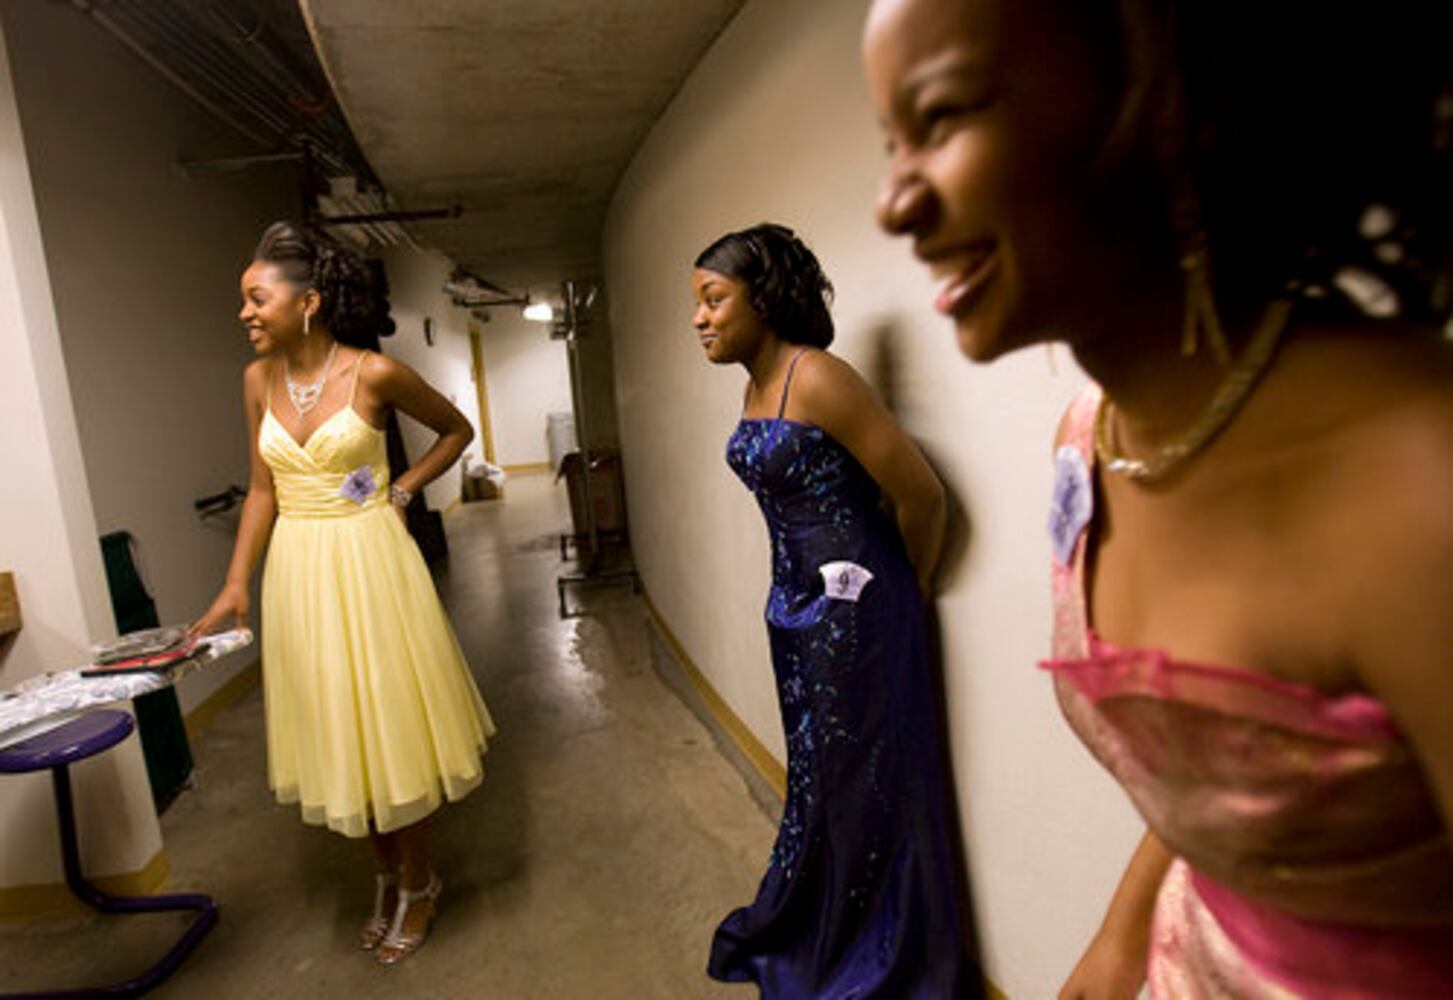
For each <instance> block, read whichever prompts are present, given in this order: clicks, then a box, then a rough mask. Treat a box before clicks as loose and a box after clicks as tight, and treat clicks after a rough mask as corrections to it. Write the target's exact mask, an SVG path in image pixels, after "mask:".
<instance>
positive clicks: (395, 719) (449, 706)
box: [262, 504, 494, 837]
mask: <svg viewBox="0 0 1453 1000" xmlns="http://www.w3.org/2000/svg"><path fill="white" fill-rule="evenodd" d="M262 667H263V684H264V696H265V702H266V710H267V748H268V778H269V783H270V784H271V786H272V789H273V791H274V792H275V794H276V795H277V797H278V800H279V801H280V802H283V803H288V804H290V803H294V802H296V803H298V804H299V806H300V807H301V809H302V815H303V820H304V821H305V822H307V823H313V824H317V825H326V826H327V827H328V828H329V829H332V830H336V831H338V832H339V833H342V834H344V835H345V836H349V837H362V836H365V835H367V834H368V833H369V832H370V831H377V832H379V833H387V832H389V831H392V830H397V829H400V828H401V827H405V826H408V825H410V824H412V823H415V822H418V821H419V820H421V819H423V818H424V817H425V816H428V815H429V814H430V813H432V812H433V811H434V810H435V809H437V808H438V807H439V805H440V804H441V803H442V802H443V801H444V800H446V799H447V800H449V801H454V800H457V799H460V798H462V797H463V796H465V795H466V794H468V793H469V792H470V791H471V790H472V789H473V788H474V787H475V786H476V785H478V784H479V782H480V780H481V778H482V777H483V768H482V766H481V754H482V753H483V752H484V749H485V745H486V741H487V739H488V738H489V737H490V736H492V735H493V734H494V723H493V722H492V721H491V719H490V717H489V711H488V709H487V708H486V707H485V704H484V699H483V698H481V697H480V694H479V689H478V688H477V687H476V686H475V684H474V681H473V679H472V678H471V676H470V674H469V668H468V666H467V664H466V663H465V660H464V656H463V653H462V652H461V651H460V648H459V643H458V641H457V640H456V639H455V637H454V630H453V629H452V628H451V627H450V625H449V620H448V618H447V617H446V616H445V614H444V608H443V606H442V605H441V604H440V603H439V597H438V595H437V593H436V592H435V590H434V582H433V580H432V579H431V578H430V576H429V571H428V568H427V567H426V566H425V564H424V560H423V558H422V557H421V556H420V554H419V550H418V547H417V546H416V545H415V544H414V541H413V539H412V538H411V537H410V536H409V534H408V532H407V531H406V530H405V528H404V526H403V524H402V523H401V522H400V521H399V518H398V515H396V514H395V513H394V512H393V511H392V510H391V509H390V508H389V507H388V506H387V505H386V504H380V505H377V506H373V507H371V508H369V509H366V510H360V511H358V512H357V513H355V514H352V515H350V516H347V517H287V516H282V517H279V518H278V519H277V522H276V525H275V527H274V529H273V536H272V542H271V545H270V547H269V550H268V558H267V568H266V569H265V571H264V573H263V582H262Z"/></svg>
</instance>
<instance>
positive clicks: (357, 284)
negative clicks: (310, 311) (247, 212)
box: [252, 222, 394, 347]
mask: <svg viewBox="0 0 1453 1000" xmlns="http://www.w3.org/2000/svg"><path fill="white" fill-rule="evenodd" d="M252 259H253V260H255V261H262V262H263V263H267V264H274V265H276V266H277V267H278V269H279V270H280V271H281V272H282V274H283V277H284V278H285V279H287V280H288V281H289V282H291V283H292V284H294V285H296V286H297V287H298V288H301V289H313V290H314V291H316V292H317V293H318V297H319V299H320V300H321V301H320V304H319V306H318V319H319V320H320V321H321V322H322V323H323V325H324V326H326V327H327V328H328V332H329V333H331V334H332V335H333V337H334V339H335V340H337V341H338V342H339V343H341V344H345V345H348V346H350V347H372V346H376V344H377V338H379V337H387V336H388V335H390V334H391V333H393V332H394V322H393V320H392V319H390V318H389V303H388V279H387V277H386V276H385V274H384V272H383V268H382V267H381V266H379V262H378V261H371V260H366V259H364V258H363V257H362V256H360V255H359V254H358V253H356V252H354V251H353V250H350V249H348V248H347V247H345V246H343V245H341V244H339V243H338V242H337V241H336V240H334V239H333V238H332V237H330V236H327V235H326V234H324V233H321V232H318V231H316V230H311V229H306V228H304V227H302V226H299V225H297V224H295V223H292V222H274V223H273V224H272V225H270V226H268V227H267V229H266V230H264V231H263V234H262V239H260V240H259V241H258V243H257V249H256V250H254V251H253V252H252Z"/></svg>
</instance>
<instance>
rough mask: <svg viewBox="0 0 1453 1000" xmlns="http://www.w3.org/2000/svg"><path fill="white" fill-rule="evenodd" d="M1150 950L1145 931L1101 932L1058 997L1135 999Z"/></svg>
mask: <svg viewBox="0 0 1453 1000" xmlns="http://www.w3.org/2000/svg"><path fill="white" fill-rule="evenodd" d="M1146 930H1147V931H1148V930H1149V928H1146ZM1149 951H1150V935H1149V934H1148V933H1143V934H1136V935H1125V934H1121V935H1113V934H1110V933H1107V932H1106V931H1104V930H1102V931H1100V933H1098V934H1096V935H1095V939H1094V940H1093V941H1091V942H1090V947H1089V948H1087V949H1085V953H1084V954H1083V955H1082V956H1080V961H1079V963H1078V964H1076V965H1075V969H1074V971H1073V972H1071V973H1070V977H1069V978H1068V979H1066V980H1065V984H1064V986H1063V987H1061V988H1060V991H1059V1000H1135V998H1136V997H1137V996H1139V995H1140V987H1141V986H1142V985H1144V984H1145V970H1146V962H1147V960H1148V955H1149Z"/></svg>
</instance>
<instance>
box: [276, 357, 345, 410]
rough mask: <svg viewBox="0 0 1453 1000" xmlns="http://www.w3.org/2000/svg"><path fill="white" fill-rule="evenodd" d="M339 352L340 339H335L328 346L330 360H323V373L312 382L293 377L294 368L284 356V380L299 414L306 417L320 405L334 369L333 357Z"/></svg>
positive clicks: (289, 397)
mask: <svg viewBox="0 0 1453 1000" xmlns="http://www.w3.org/2000/svg"><path fill="white" fill-rule="evenodd" d="M337 353H338V341H336V340H335V341H333V346H332V347H330V348H328V360H326V361H324V362H323V374H321V375H319V376H318V378H317V379H316V380H315V381H312V382H298V381H296V380H295V379H294V378H293V371H292V368H290V367H289V366H288V359H287V357H286V356H284V357H283V381H284V382H286V383H287V386H288V399H290V400H292V402H293V409H295V410H297V411H298V416H300V417H305V416H307V415H308V411H309V410H311V409H312V408H313V407H315V406H317V405H318V400H320V399H322V398H323V386H324V385H326V384H327V382H328V373H329V372H331V371H332V370H333V357H334V355H336V354H337Z"/></svg>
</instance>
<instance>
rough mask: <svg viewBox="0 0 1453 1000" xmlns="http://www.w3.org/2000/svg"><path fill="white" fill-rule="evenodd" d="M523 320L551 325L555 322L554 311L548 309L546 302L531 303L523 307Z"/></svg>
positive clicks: (548, 305)
mask: <svg viewBox="0 0 1453 1000" xmlns="http://www.w3.org/2000/svg"><path fill="white" fill-rule="evenodd" d="M525 319H528V320H534V321H535V322H536V323H551V322H554V320H555V310H554V309H551V308H550V303H548V302H531V303H530V304H529V305H527V306H525Z"/></svg>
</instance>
